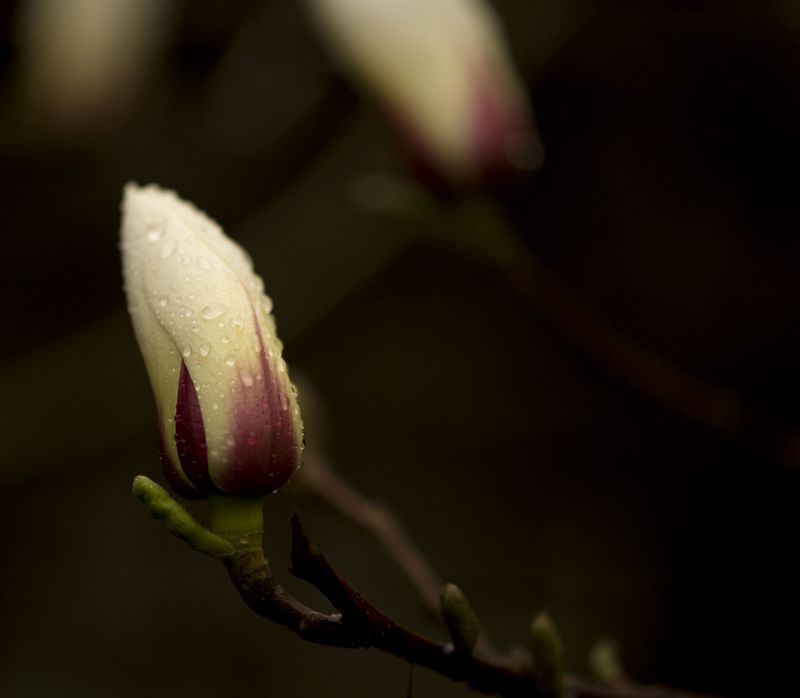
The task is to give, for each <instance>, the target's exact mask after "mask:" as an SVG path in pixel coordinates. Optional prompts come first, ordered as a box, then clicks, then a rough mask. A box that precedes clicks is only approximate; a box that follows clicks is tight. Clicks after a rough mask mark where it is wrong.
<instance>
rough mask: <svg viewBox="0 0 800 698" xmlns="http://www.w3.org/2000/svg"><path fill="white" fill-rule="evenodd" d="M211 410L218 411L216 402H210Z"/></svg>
mask: <svg viewBox="0 0 800 698" xmlns="http://www.w3.org/2000/svg"><path fill="white" fill-rule="evenodd" d="M211 409H212V410H218V409H219V403H218V402H212V403H211Z"/></svg>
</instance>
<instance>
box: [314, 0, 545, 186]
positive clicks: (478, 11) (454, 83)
mask: <svg viewBox="0 0 800 698" xmlns="http://www.w3.org/2000/svg"><path fill="white" fill-rule="evenodd" d="M308 3H309V5H310V7H311V10H312V14H313V15H314V17H315V18H316V20H317V24H318V25H319V27H320V31H321V34H322V36H323V37H324V38H325V40H326V41H327V43H328V44H329V45H330V46H331V49H332V51H333V53H334V55H335V56H336V57H337V58H338V59H339V61H340V62H341V63H342V64H343V66H344V68H345V69H347V70H349V72H350V73H352V75H353V77H354V78H355V79H356V80H357V81H359V82H360V83H361V84H362V85H363V86H364V87H365V88H366V89H367V90H368V91H370V92H371V93H373V95H374V97H375V98H376V99H377V100H378V102H379V103H381V105H382V106H383V107H385V108H386V110H387V111H388V112H389V114H390V116H391V118H392V119H393V120H394V122H395V124H396V125H397V127H398V129H399V130H400V132H401V134H402V135H403V137H404V138H405V139H406V140H407V142H408V144H409V145H410V146H411V148H412V155H413V156H414V158H415V159H416V160H417V161H418V163H419V164H420V165H422V166H423V167H424V168H425V169H426V170H427V171H428V172H430V173H431V174H435V175H437V176H438V177H439V178H444V179H445V180H446V181H449V182H451V183H459V184H461V183H466V182H469V181H471V180H475V179H477V178H480V177H485V176H487V175H493V174H501V173H505V172H507V171H509V170H514V169H535V168H536V167H538V165H539V164H540V162H541V158H542V149H541V144H540V142H539V140H538V136H537V134H536V130H535V128H534V126H533V117H532V114H531V112H530V109H529V107H528V104H527V101H526V99H525V96H524V93H523V90H522V87H521V85H520V83H519V80H518V78H517V75H516V74H515V72H514V69H513V67H512V65H511V60H510V58H509V56H508V52H507V50H506V46H505V43H504V38H503V33H502V30H501V28H500V26H499V23H498V21H497V18H496V17H495V16H494V14H493V13H492V11H491V10H490V9H489V7H488V6H486V5H485V4H484V3H483V2H482V1H481V0H308Z"/></svg>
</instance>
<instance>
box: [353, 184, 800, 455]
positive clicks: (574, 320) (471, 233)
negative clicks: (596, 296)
mask: <svg viewBox="0 0 800 698" xmlns="http://www.w3.org/2000/svg"><path fill="white" fill-rule="evenodd" d="M354 198H355V201H356V203H357V205H358V206H359V207H360V208H361V209H362V210H364V211H365V212H366V213H369V214H372V215H376V216H379V217H380V218H381V220H385V221H390V222H394V223H395V224H398V223H399V224H400V226H403V227H405V228H406V230H407V233H408V234H409V235H411V236H413V237H415V238H416V239H419V240H423V241H428V242H433V243H436V244H439V245H442V246H444V247H445V248H447V249H449V250H452V251H455V252H457V253H460V254H463V255H466V256H467V257H468V258H469V259H471V260H472V261H473V262H476V263H478V264H491V265H493V266H494V267H495V268H496V269H497V270H498V271H499V272H500V273H502V274H503V276H504V277H505V278H506V280H507V281H508V283H509V284H510V285H511V286H512V287H513V288H514V289H515V290H516V292H517V293H518V294H519V296H520V297H521V298H522V299H524V300H525V302H526V303H528V304H529V305H530V307H531V308H532V309H533V310H534V312H535V313H536V315H537V316H538V317H539V319H541V320H543V321H544V322H545V323H547V324H548V325H549V326H550V327H551V328H552V329H553V330H554V331H555V332H556V333H557V334H558V336H559V337H560V338H561V339H562V340H565V341H566V342H567V343H569V345H570V346H571V347H573V349H575V350H577V351H578V352H580V353H581V354H582V355H583V356H585V357H586V358H588V359H589V360H590V361H591V362H593V363H594V364H595V365H596V366H597V367H599V368H600V369H601V370H603V371H605V372H606V373H607V374H608V375H609V377H611V378H613V379H615V380H618V381H619V382H620V383H621V384H623V385H625V386H626V387H627V388H628V389H630V390H632V391H633V392H635V393H636V394H637V395H638V396H640V397H642V398H645V399H647V400H649V401H652V402H653V403H655V404H657V405H659V406H660V407H661V408H662V409H665V410H667V411H669V412H672V413H674V414H676V415H678V416H680V417H682V418H684V419H689V420H691V421H694V422H696V423H698V424H701V425H703V426H704V427H706V428H708V429H711V430H712V431H715V432H718V433H720V434H723V435H725V436H727V437H729V438H732V439H734V440H735V441H737V442H738V443H741V444H743V445H747V446H750V447H752V448H755V449H757V450H760V451H762V452H763V453H765V454H766V455H767V456H769V457H770V458H778V459H779V460H781V461H782V462H783V463H784V464H785V465H786V466H787V467H791V468H796V467H797V466H798V464H800V431H787V430H781V428H780V427H778V426H777V425H774V424H772V423H771V420H770V418H769V417H767V416H763V415H760V414H758V413H757V412H755V411H754V410H751V409H750V408H749V407H748V406H747V405H746V403H745V401H744V400H743V399H742V398H741V397H740V396H739V395H738V394H737V393H736V391H735V390H733V389H732V388H729V387H727V386H724V385H717V384H714V383H712V382H709V381H707V380H705V379H703V378H702V377H700V376H697V375H694V374H692V373H691V372H690V371H687V370H685V369H683V368H682V367H680V366H679V365H678V364H676V363H674V362H672V361H670V360H669V359H668V358H666V357H664V356H661V355H659V354H658V353H657V352H655V351H651V350H649V349H647V348H645V347H644V346H642V345H641V344H640V343H639V342H637V340H636V338H635V337H632V336H630V335H626V334H625V333H624V332H621V331H620V330H618V329H616V328H615V327H613V326H612V325H611V324H610V323H608V322H606V321H605V320H604V319H603V318H601V317H600V316H599V315H598V314H597V312H596V311H595V310H594V309H593V308H592V307H591V306H590V304H588V303H586V302H584V301H583V300H582V299H580V298H579V297H578V295H577V294H576V293H575V292H573V291H572V290H571V289H570V288H568V287H567V286H566V285H565V284H564V283H563V282H562V281H561V280H560V279H559V278H558V277H557V276H556V275H555V274H553V273H552V272H551V271H550V270H548V269H547V268H546V267H545V266H544V265H543V264H542V263H541V262H540V261H539V259H538V258H537V256H536V253H535V251H534V250H532V249H531V246H530V244H529V243H527V242H526V241H525V239H524V237H523V236H522V235H521V234H520V233H519V231H517V230H515V229H514V228H513V227H512V224H510V223H509V222H508V221H507V220H506V218H505V216H504V214H503V213H502V211H501V209H500V208H499V207H498V205H497V203H496V202H493V201H491V200H488V199H484V198H473V197H467V198H462V199H460V200H458V201H456V202H446V203H445V205H442V204H441V203H440V202H438V201H437V200H435V199H434V198H433V197H431V196H430V195H429V194H428V193H427V192H426V191H425V190H424V189H423V188H422V187H420V186H419V185H417V184H416V183H414V182H413V181H411V180H407V179H404V178H400V177H395V176H390V175H371V176H368V177H367V176H365V177H363V178H361V179H360V180H359V181H358V182H357V186H355V187H354Z"/></svg>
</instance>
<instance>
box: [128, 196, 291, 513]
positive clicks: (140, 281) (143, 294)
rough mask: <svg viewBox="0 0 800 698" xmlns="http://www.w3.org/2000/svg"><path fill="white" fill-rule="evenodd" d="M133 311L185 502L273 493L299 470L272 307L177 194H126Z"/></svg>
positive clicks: (257, 281) (249, 273)
mask: <svg viewBox="0 0 800 698" xmlns="http://www.w3.org/2000/svg"><path fill="white" fill-rule="evenodd" d="M121 246H122V258H123V267H124V276H125V290H126V293H127V296H128V309H129V311H130V314H131V318H132V320H133V327H134V331H135V333H136V338H137V340H138V342H139V346H140V348H141V351H142V354H143V356H144V361H145V364H146V366H147V371H148V373H149V376H150V382H151V384H152V387H153V392H154V394H155V398H156V406H157V410H158V419H159V429H160V450H161V460H162V464H163V466H164V472H165V474H166V476H167V479H168V481H169V483H170V485H171V486H172V488H173V489H174V490H175V491H176V492H178V493H179V494H181V495H183V496H185V497H189V498H198V497H205V496H208V495H213V494H220V493H224V494H266V493H268V492H272V491H274V490H275V489H276V488H278V487H280V486H281V485H283V484H284V483H285V482H286V481H287V480H288V479H289V478H290V477H291V476H292V474H293V473H294V471H295V470H296V469H297V468H298V467H299V465H300V460H301V455H302V448H303V427H302V422H301V419H300V412H299V410H298V407H297V400H296V395H295V393H296V391H295V388H294V386H293V385H292V384H291V382H290V381H289V376H288V374H287V369H286V364H285V362H284V361H283V359H282V358H281V350H282V345H281V343H280V341H279V340H278V337H277V335H276V333H275V322H274V320H273V318H272V315H271V310H272V303H271V301H270V300H269V298H267V296H265V295H264V292H263V282H262V281H261V278H260V277H259V276H257V275H256V274H255V272H254V271H253V266H252V262H251V261H250V258H249V257H248V256H247V254H246V253H245V252H244V250H242V248H241V247H239V246H238V245H237V244H236V243H235V242H233V241H232V240H231V239H230V238H228V237H226V236H225V234H224V233H223V232H222V230H221V229H220V227H219V226H218V225H217V224H216V223H215V222H214V221H212V220H211V219H210V218H208V217H207V216H206V215H205V214H204V213H202V212H201V211H199V210H197V209H196V208H195V207H194V206H192V205H191V204H190V203H188V202H186V201H182V200H181V199H180V198H178V196H177V195H176V194H175V193H174V192H171V191H165V190H163V189H160V188H159V187H157V186H154V185H149V186H146V187H141V188H140V187H138V186H135V185H133V184H129V185H128V186H127V187H126V188H125V198H124V202H123V220H122V243H121Z"/></svg>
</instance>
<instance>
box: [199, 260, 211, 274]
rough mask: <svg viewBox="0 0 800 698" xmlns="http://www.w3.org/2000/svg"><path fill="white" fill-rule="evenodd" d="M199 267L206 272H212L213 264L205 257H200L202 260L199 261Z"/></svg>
mask: <svg viewBox="0 0 800 698" xmlns="http://www.w3.org/2000/svg"><path fill="white" fill-rule="evenodd" d="M197 266H198V267H200V268H201V269H203V270H204V271H211V269H212V265H211V262H209V261H208V260H207V259H206V258H205V257H200V259H198V260H197Z"/></svg>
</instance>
